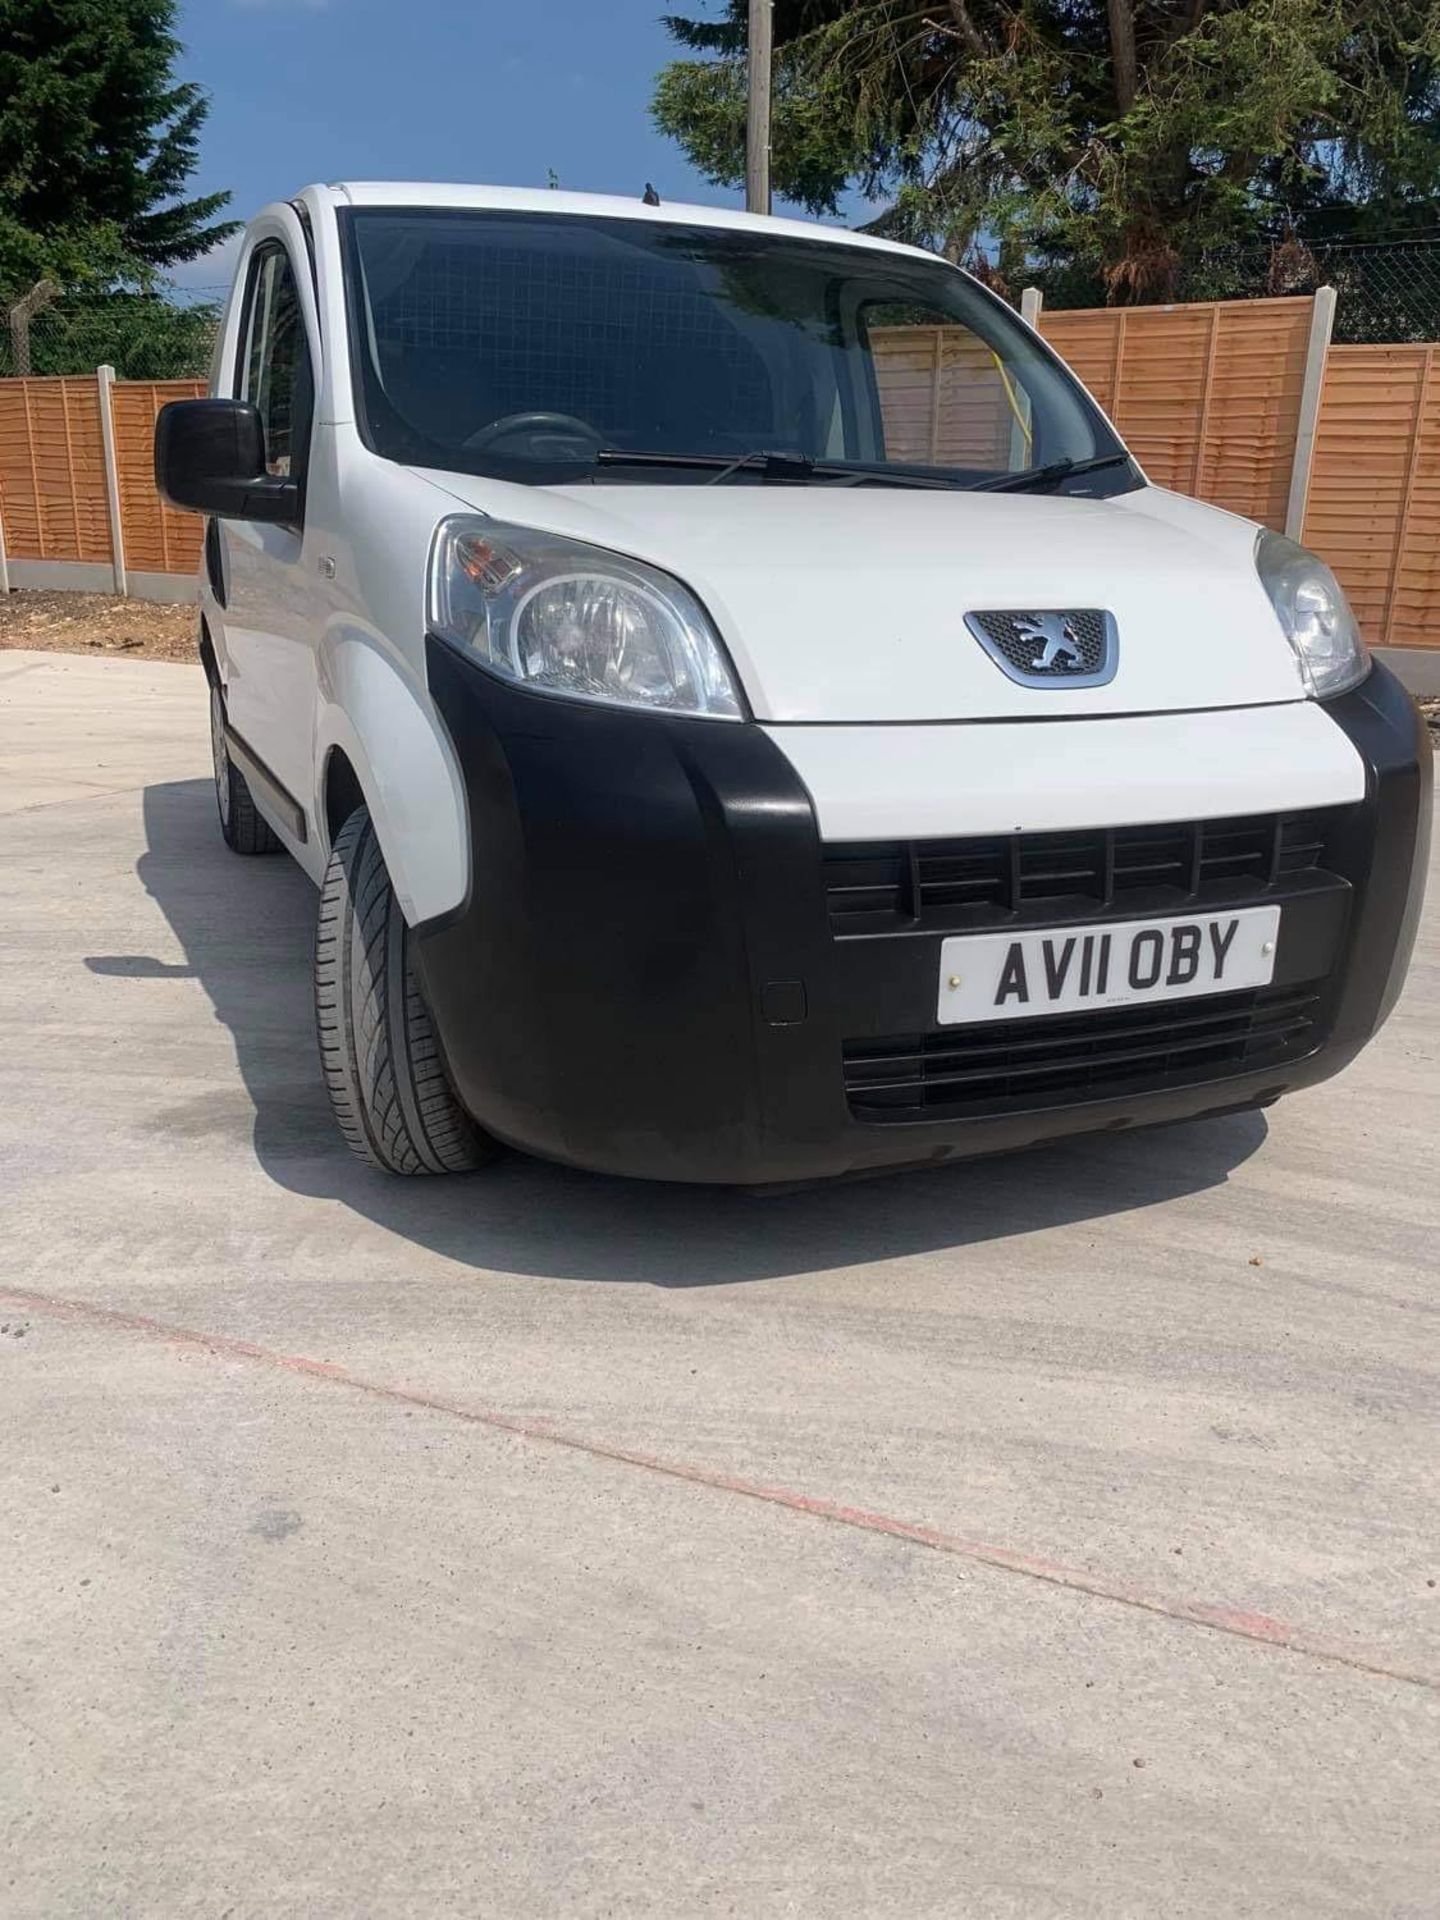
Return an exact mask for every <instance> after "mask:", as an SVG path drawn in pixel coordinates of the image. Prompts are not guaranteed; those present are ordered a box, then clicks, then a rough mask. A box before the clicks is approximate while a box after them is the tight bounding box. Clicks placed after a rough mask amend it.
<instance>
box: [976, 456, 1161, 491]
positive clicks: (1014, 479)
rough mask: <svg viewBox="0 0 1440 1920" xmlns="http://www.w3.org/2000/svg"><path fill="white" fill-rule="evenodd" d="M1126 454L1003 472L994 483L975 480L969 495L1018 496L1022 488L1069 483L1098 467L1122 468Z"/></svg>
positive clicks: (1094, 470)
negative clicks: (1072, 478) (1077, 475)
mask: <svg viewBox="0 0 1440 1920" xmlns="http://www.w3.org/2000/svg"><path fill="white" fill-rule="evenodd" d="M1129 459H1130V456H1129V454H1128V453H1100V454H1097V455H1096V456H1095V458H1094V459H1093V460H1052V461H1051V462H1050V464H1049V465H1048V466H1045V467H1025V468H1022V470H1021V471H1020V472H1019V473H1002V474H999V475H997V476H996V478H995V479H993V480H977V481H976V482H975V484H974V486H973V487H971V488H970V489H969V491H970V492H971V493H1018V492H1019V491H1020V490H1021V489H1022V488H1025V489H1028V488H1030V487H1053V486H1054V484H1055V482H1056V481H1057V480H1068V479H1069V478H1070V476H1071V474H1072V473H1095V472H1097V471H1098V470H1099V469H1100V468H1101V467H1122V466H1126V465H1127V464H1128V463H1129Z"/></svg>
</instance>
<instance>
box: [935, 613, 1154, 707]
mask: <svg viewBox="0 0 1440 1920" xmlns="http://www.w3.org/2000/svg"><path fill="white" fill-rule="evenodd" d="M965 624H966V626H967V627H968V628H969V629H970V631H971V633H972V634H974V636H975V638H976V639H977V640H978V641H979V642H980V644H981V646H982V647H983V648H984V649H985V651H986V653H988V654H989V656H990V658H991V659H992V660H993V661H994V662H995V664H996V666H997V667H999V668H1000V670H1001V672H1002V673H1005V674H1008V675H1009V677H1010V678H1011V679H1012V680H1015V681H1018V682H1019V684H1020V685H1021V686H1022V687H1047V688H1049V687H1103V686H1105V685H1106V684H1107V682H1109V681H1111V680H1113V679H1114V678H1115V669H1116V666H1117V665H1118V652H1119V636H1118V635H1117V633H1116V629H1115V616H1114V615H1113V614H1111V613H1107V612H1105V611H1104V609H1103V608H1100V607H1073V608H1069V609H1065V610H1050V609H1045V610H1037V611H1034V612H1031V611H1030V610H1028V609H1026V608H1017V609H1015V610H1014V611H1013V612H1010V611H1005V612H998V611H997V612H989V613H967V614H966V616H965Z"/></svg>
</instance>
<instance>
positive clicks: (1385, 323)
mask: <svg viewBox="0 0 1440 1920" xmlns="http://www.w3.org/2000/svg"><path fill="white" fill-rule="evenodd" d="M1026 278H1027V284H1032V285H1035V286H1037V287H1039V288H1040V290H1041V292H1042V293H1043V294H1044V296H1045V305H1046V307H1047V308H1048V309H1050V310H1051V311H1055V310H1056V309H1066V308H1075V307H1103V306H1104V305H1105V304H1106V301H1105V285H1104V281H1103V279H1102V278H1101V275H1100V273H1099V270H1098V268H1096V267H1095V266H1094V265H1087V264H1085V263H1083V262H1081V263H1076V264H1073V265H1067V266H1064V267H1053V268H1047V269H1042V270H1041V271H1039V272H1038V273H1034V274H1031V275H1028V276H1027V277H1026ZM1323 286H1331V287H1334V288H1335V291H1336V294H1337V296H1338V299H1337V302H1336V309H1335V339H1336V340H1337V341H1340V342H1343V343H1344V344H1346V345H1351V346H1365V345H1370V344H1375V345H1382V344H1387V343H1394V342H1415V341H1429V340H1440V234H1435V235H1432V236H1425V237H1419V238H1414V239H1405V240H1381V241H1366V242H1340V241H1334V242H1330V243H1328V244H1318V243H1317V244H1315V245H1313V246H1309V245H1306V244H1305V243H1304V242H1302V241H1298V240H1288V241H1284V242H1282V243H1280V244H1279V245H1276V246H1273V247H1235V248H1229V249H1226V248H1220V249H1217V250H1216V251H1214V252H1212V253H1209V254H1207V255H1206V256H1205V258H1204V259H1203V260H1202V261H1197V262H1195V263H1194V264H1193V265H1190V266H1187V267H1183V268H1182V269H1181V270H1180V272H1179V274H1178V276H1177V279H1176V282H1175V286H1174V290H1173V292H1172V294H1171V296H1170V297H1171V298H1172V299H1173V300H1177V301H1192V300H1254V299H1261V298H1266V297H1273V296H1275V295H1281V294H1307V293H1314V292H1315V290H1316V288H1317V287H1323Z"/></svg>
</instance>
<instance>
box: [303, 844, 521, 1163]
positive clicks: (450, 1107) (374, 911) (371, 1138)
mask: <svg viewBox="0 0 1440 1920" xmlns="http://www.w3.org/2000/svg"><path fill="white" fill-rule="evenodd" d="M409 938H410V934H409V929H408V928H407V926H406V924H405V916H404V915H403V914H402V913H401V911H400V904H399V902H398V901H397V900H396V898H395V894H394V891H393V889H392V888H391V885H390V876H389V874H388V873H387V872H386V870H385V862H384V859H383V858H382V856H381V853H380V843H379V841H378V840H377V839H376V837H375V829H374V827H373V826H372V824H371V821H370V815H369V813H368V812H367V811H366V810H365V808H363V807H360V808H358V809H357V810H356V811H355V812H354V813H352V814H351V816H350V818H349V819H348V820H347V821H346V822H345V825H344V826H343V827H342V828H341V829H340V832H339V833H338V834H337V835H336V838H335V844H334V846H333V847H332V848H331V850H330V860H329V864H328V865H327V866H326V869H325V881H324V885H323V886H322V888H321V890H320V925H319V931H318V933H317V936H316V941H315V1027H316V1031H317V1033H318V1035H319V1039H320V1064H321V1066H322V1067H323V1068H324V1071H325V1085H326V1088H327V1089H328V1091H329V1094H330V1106H331V1109H332V1110H333V1112H334V1115H335V1119H336V1121H337V1123H338V1124H339V1127H340V1131H341V1133H343V1134H344V1136H345V1141H346V1144H347V1145H348V1146H349V1147H350V1149H351V1151H352V1152H354V1153H358V1154H359V1155H360V1157H361V1159H362V1160H369V1161H370V1162H371V1163H372V1164H373V1165H375V1166H377V1167H384V1168H386V1169H387V1171H389V1172H390V1173H467V1172H468V1171H469V1170H470V1169H471V1168H472V1167H479V1166H483V1164H484V1163H485V1162H486V1161H487V1160H489V1159H491V1158H493V1156H494V1154H495V1151H496V1149H495V1145H494V1142H493V1141H491V1140H490V1139H489V1138H488V1136H487V1135H485V1134H484V1133H482V1132H481V1131H480V1129H479V1128H478V1127H477V1126H476V1125H475V1122H474V1121H473V1120H472V1119H471V1118H470V1116H469V1114H468V1113H466V1111H465V1109H464V1108H463V1107H462V1106H461V1105H460V1102H459V1101H458V1100H457V1099H456V1098H455V1093H454V1089H453V1088H452V1087H451V1085H450V1081H449V1078H448V1076H447V1075H446V1072H445V1068H444V1064H443V1063H442V1061H441V1058H440V1049H439V1046H438V1045H437V1043H436V1039H435V1029H434V1027H433V1026H432V1025H431V1022H430V1015H429V1012H428V1011H427V1009H426V1006H425V1002H424V1000H423V999H422V998H421V996H420V989H419V986H418V984H417V982H416V979H415V974H414V970H413V968H412V966H411V964H410V956H409V952H408V947H409Z"/></svg>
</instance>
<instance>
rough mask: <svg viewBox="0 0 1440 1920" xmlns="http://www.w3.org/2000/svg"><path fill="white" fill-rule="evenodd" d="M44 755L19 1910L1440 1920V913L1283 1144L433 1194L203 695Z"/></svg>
mask: <svg viewBox="0 0 1440 1920" xmlns="http://www.w3.org/2000/svg"><path fill="white" fill-rule="evenodd" d="M0 759H3V782H0V864H3V879H4V893H5V901H6V906H5V911H4V913H3V916H0V1169H3V1171H0V1205H3V1234H0V1911H3V1912H4V1914H5V1915H6V1916H14V1917H16V1920H18V1917H19V1916H22V1915H23V1916H31V1915H46V1916H51V1915H56V1916H59V1915H67V1916H68V1915H75V1916H87V1917H88V1916H92V1915H96V1914H107V1915H110V1914H116V1915H132V1914H134V1915H141V1914H143V1915H164V1916H172V1915H204V1916H214V1917H215V1920H219V1916H222V1915H229V1916H236V1917H237V1920H238V1917H240V1916H267V1917H268V1916H277V1915H304V1916H332V1915H333V1916H349V1915H366V1914H379V1915H396V1914H414V1915H427V1916H428V1915H449V1914H456V1915H460V1914H464V1915H478V1914H484V1915H503V1916H520V1915H553V1914H560V1913H563V1914H597V1915H601V1914H603V1915H621V1914H657V1915H667V1916H677V1915H689V1914H739V1915H751V1914H756V1915H769V1914H803V1915H833V1914H847V1915H848V1914H881V1915H891V1914H894V1915H905V1916H913V1915H929V1914H944V1915H966V1916H974V1915H983V1916H990V1915H1024V1916H1041V1917H1042V1920H1043V1917H1044V1916H1050V1915H1066V1916H1069V1915H1082V1914H1083V1915H1104V1916H1115V1915H1121V1916H1127V1915H1135V1916H1146V1920H1150V1917H1151V1916H1156V1915H1164V1916H1166V1917H1167V1920H1175V1917H1177V1916H1188V1915H1207V1916H1208V1915H1215V1916H1226V1920H1229V1917H1230V1916H1240V1915H1260V1914H1264V1915H1303V1916H1306V1920H1311V1917H1312V1916H1325V1915H1336V1914H1355V1915H1360V1914H1363V1915H1368V1916H1373V1915H1394V1916H1408V1917H1411V1920H1414V1917H1417V1916H1422V1915H1435V1914H1440V1817H1437V1808H1440V1798H1437V1791H1436V1778H1437V1771H1436V1761H1437V1758H1440V1588H1437V1584H1436V1583H1437V1580H1440V1526H1437V1498H1436V1496H1437V1480H1440V1474H1437V1454H1436V1413H1437V1408H1440V1394H1437V1375H1440V1366H1437V1343H1436V1330H1437V1322H1436V1313H1437V1309H1440V1263H1437V1261H1436V1258H1435V1248H1436V1242H1437V1235H1440V1195H1437V1163H1436V1151H1435V1142H1436V1132H1437V1125H1440V1078H1437V1071H1436V1068H1437V1052H1440V1026H1437V1009H1440V939H1437V915H1436V913H1435V912H1434V911H1432V912H1431V914H1430V916H1429V919H1428V923H1427V926H1426V928H1425V931H1424V935H1423V937H1422V943H1421V948H1420V951H1419V953H1418V955H1417V958H1416V962H1415V966H1414V970H1413V973H1412V977H1411V982H1410V986H1409V989H1408V991H1407V994H1406V997H1405V999H1404V1001H1403V1003H1402V1005H1401V1007H1400V1010H1399V1011H1398V1013H1397V1014H1396V1016H1395V1018H1394V1019H1393V1021H1392V1022H1391V1024H1390V1025H1389V1027H1388V1028H1387V1029H1386V1031H1385V1033H1384V1034H1383V1035H1382V1037H1381V1038H1380V1040H1379V1041H1378V1042H1377V1043H1376V1044H1375V1046H1374V1047H1373V1048H1372V1049H1371V1050H1370V1051H1369V1052H1368V1053H1367V1054H1366V1055H1365V1056H1364V1057H1363V1058H1362V1060H1361V1061H1360V1062H1359V1063H1358V1064H1357V1065H1356V1066H1355V1067H1353V1068H1352V1069H1351V1070H1350V1072H1349V1073H1347V1074H1346V1075H1345V1076H1344V1078H1343V1079H1341V1080H1339V1081H1337V1082H1334V1083H1332V1084H1331V1085H1329V1086H1327V1087H1324V1088H1321V1089H1319V1090H1316V1091H1314V1092H1311V1093H1308V1094H1303V1095H1300V1096H1297V1097H1296V1098H1295V1099H1294V1100H1293V1101H1291V1102H1288V1103H1286V1104H1283V1105H1282V1106H1280V1107H1279V1108H1277V1109H1275V1110H1274V1111H1273V1112H1272V1113H1271V1114H1270V1115H1269V1116H1268V1117H1266V1118H1260V1117H1254V1116H1252V1117H1244V1118H1235V1119H1230V1120H1224V1121H1212V1122H1208V1123H1202V1124H1196V1125H1192V1126H1187V1127H1182V1128H1176V1129H1174V1130H1171V1131H1168V1132H1164V1133H1159V1134H1155V1135H1150V1136H1143V1135H1134V1136H1130V1137H1124V1136H1114V1137H1110V1138H1107V1139H1104V1140H1098V1141H1094V1142H1090V1143H1086V1144H1080V1145H1075V1146H1069V1147H1065V1148H1061V1149H1056V1150H1053V1151H1048V1152H1045V1153H1037V1154H1032V1155H1030V1156H1027V1157H1023V1158H1018V1159H1012V1160H1009V1161H996V1162H990V1163H986V1164H978V1165H972V1166H970V1167H968V1168H967V1167H960V1168H954V1169H951V1170H948V1171H945V1172H937V1173H926V1174H922V1175H907V1176H898V1177H893V1178H890V1179H887V1180H877V1181H872V1182H867V1183H862V1184H857V1185H853V1186H846V1187H841V1188H835V1189H830V1190H821V1191H812V1192H809V1193H804V1194H799V1195H792V1196H790V1197H788V1198H769V1199H763V1200H762V1199H756V1198H753V1197H747V1196H744V1195H741V1194H731V1193H724V1192H708V1191H704V1192H691V1191H681V1190H672V1189H650V1188H647V1187H645V1186H641V1185H633V1184H624V1183H620V1182H612V1181H605V1180H600V1179H595V1178H589V1177H585V1176H582V1175H579V1174H575V1173H569V1172H564V1171H561V1170H558V1169H555V1168H551V1167H546V1166H542V1165H539V1164H535V1163H530V1162H526V1161H523V1160H520V1159H510V1160H507V1161H505V1162H503V1163H501V1164H500V1165H499V1166H498V1167H497V1168H496V1169H494V1170H492V1171H491V1172H489V1173H486V1174H482V1175H480V1176H477V1177H475V1178H474V1179H471V1180H468V1181H453V1182H450V1183H435V1184H421V1183H409V1184H406V1183H400V1182H397V1181H393V1180H390V1179H387V1178H386V1177H384V1176H382V1175H379V1174H375V1173H371V1172H369V1171H367V1170H366V1169H364V1168H363V1167H361V1166H360V1165H358V1164H357V1163H356V1162H354V1161H352V1160H350V1159H349V1158H348V1157H347V1156H346V1154H345V1152H344V1150H343V1149H342V1147H341V1145H340V1142H339V1139H338V1137H337V1135H336V1134H335V1133H334V1131H333V1130H332V1127H331V1124H330V1120H329V1117H328V1113H327V1110H326V1106H325V1099H324V1094H323V1091H322V1088H321V1084H320V1078H319V1073H318V1070H317V1066H316V1060H315V1055H314V1050H313V1042H312V1038H311V1030H310V1010H309V982H308V962H309V949H310V940H311V923H312V916H313V909H314V900H313V895H312V893H311V890H310V887H309V885H308V883H307V882H306V881H305V880H304V878H303V877H302V876H301V875H300V873H299V872H298V870H296V869H295V868H294V867H293V866H291V865H290V864H289V863H288V862H286V861H285V860H283V859H279V860H261V861H244V860H240V859H237V858H235V857H234V856H232V855H230V854H229V853H227V852H226V851H225V849H224V847H223V846H222V845H221V842H220V839H219V836H218V833H217V831H216V827H215V823H214V819H213V806H212V799H211V791H210V784H209V775H208V750H207V744H206V736H205V713H204V701H203V698H202V685H201V679H200V675H199V672H198V669H194V668H190V667H185V666H167V665H159V664H157V665H145V664H139V663H132V662H126V661H101V660H92V659H84V658H75V657H66V656H58V655H49V656H40V655H33V654H31V655H27V654H23V653H10V654H6V655H0ZM1436 891H1437V900H1436V905H1437V906H1440V889H1437V890H1436Z"/></svg>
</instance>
